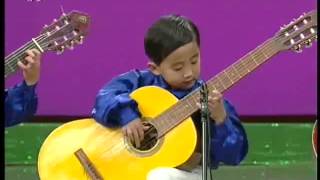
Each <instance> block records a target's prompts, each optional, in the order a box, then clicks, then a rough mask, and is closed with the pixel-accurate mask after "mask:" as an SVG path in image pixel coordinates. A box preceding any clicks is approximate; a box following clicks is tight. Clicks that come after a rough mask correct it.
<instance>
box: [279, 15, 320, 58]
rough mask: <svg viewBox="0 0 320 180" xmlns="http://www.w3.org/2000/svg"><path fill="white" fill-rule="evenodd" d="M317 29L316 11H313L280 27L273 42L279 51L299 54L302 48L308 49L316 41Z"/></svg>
mask: <svg viewBox="0 0 320 180" xmlns="http://www.w3.org/2000/svg"><path fill="white" fill-rule="evenodd" d="M317 28H318V25H317V11H316V10H313V11H310V12H308V13H304V14H303V15H301V16H300V17H299V18H298V19H293V21H291V22H290V23H289V24H288V25H284V26H282V27H281V29H280V31H279V32H277V33H276V35H275V41H276V42H278V45H279V49H280V50H288V49H291V50H294V51H296V52H301V51H302V49H303V48H304V47H310V46H311V45H312V42H313V41H314V40H317V38H318V36H317Z"/></svg>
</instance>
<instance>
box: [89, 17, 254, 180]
mask: <svg viewBox="0 0 320 180" xmlns="http://www.w3.org/2000/svg"><path fill="white" fill-rule="evenodd" d="M144 45H145V53H146V54H147V56H148V57H149V59H150V61H149V62H148V68H149V69H147V70H142V71H140V70H132V71H130V72H127V73H125V74H122V75H120V76H119V77H116V78H114V79H113V80H112V81H111V82H109V83H108V84H107V85H105V86H104V87H103V88H102V89H101V90H100V91H99V93H98V95H97V97H96V103H95V106H94V109H93V111H92V116H93V118H94V119H95V120H96V121H97V122H99V123H101V124H103V125H105V126H107V127H116V126H118V127H119V126H121V127H122V130H123V133H124V135H125V136H127V137H128V138H129V139H130V140H131V141H132V142H133V143H134V144H135V145H136V146H137V147H139V146H140V142H141V141H142V140H143V138H144V133H145V132H144V126H143V124H142V121H141V119H140V118H141V114H140V113H139V111H138V107H137V103H136V102H135V101H134V100H133V99H131V98H130V96H129V95H130V93H132V92H133V91H134V90H136V89H138V88H140V87H143V86H149V85H154V86H159V87H161V88H164V89H166V90H168V91H169V92H171V93H172V94H174V95H175V96H176V97H177V98H178V99H181V98H183V97H184V96H186V95H187V94H189V93H190V92H192V91H193V90H195V89H196V88H198V87H200V86H201V84H202V82H203V81H201V80H200V79H199V78H200V35H199V31H198V29H197V27H196V26H195V24H193V23H192V22H191V21H190V20H188V19H186V18H185V17H182V16H176V15H169V16H164V17H161V18H160V19H159V20H158V21H157V22H155V23H154V24H153V25H152V26H151V27H150V28H149V30H148V32H147V34H146V36H145V40H144ZM208 104H209V110H210V114H211V115H210V118H211V121H210V123H211V129H210V131H211V132H213V133H212V134H211V135H212V137H210V141H211V145H212V148H210V150H211V151H210V162H211V164H210V166H211V167H212V168H217V167H218V165H219V163H220V162H222V163H224V164H228V165H237V164H239V163H240V162H241V161H242V160H243V159H244V157H245V155H246V154H247V151H248V142H247V137H246V133H245V131H244V128H243V127H242V125H241V123H240V120H239V118H238V115H237V113H236V111H235V109H234V107H233V106H232V105H231V104H230V103H229V102H228V101H227V100H225V99H223V97H222V95H221V94H220V93H219V92H217V91H212V92H210V94H209V103H208ZM192 117H194V116H192ZM193 121H194V123H195V126H196V127H197V131H198V133H200V134H201V120H200V118H199V113H198V115H196V113H195V117H194V118H193ZM199 164H200V162H199V163H198V166H197V167H196V168H193V169H192V170H191V172H190V171H189V172H187V171H185V170H182V169H183V168H179V169H176V168H158V169H155V170H152V171H151V172H150V173H149V175H148V179H150V180H155V179H161V180H166V179H174V180H177V179H183V180H186V179H199V180H200V179H201V166H200V165H199Z"/></svg>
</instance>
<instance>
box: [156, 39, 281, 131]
mask: <svg viewBox="0 0 320 180" xmlns="http://www.w3.org/2000/svg"><path fill="white" fill-rule="evenodd" d="M278 52H279V50H278V48H277V45H276V43H275V42H274V40H273V39H270V40H267V41H265V42H264V43H263V44H261V45H260V46H258V47H257V48H255V49H254V50H253V51H251V52H250V53H248V54H246V55H245V56H243V57H242V58H240V59H239V60H238V61H236V62H235V63H233V64H232V65H230V66H229V67H227V68H226V69H225V70H223V71H222V72H220V73H219V74H217V75H216V76H214V77H213V78H211V79H210V80H208V81H207V82H206V83H207V87H208V90H209V91H212V90H214V89H216V90H218V91H219V92H220V93H223V92H225V91H226V90H227V89H229V88H230V87H231V86H233V85H234V84H236V83H237V82H238V81H239V80H240V79H242V78H244V77H245V76H247V75H248V74H249V73H251V72H253V71H254V70H255V69H256V68H257V67H259V66H260V65H262V64H263V63H264V62H266V61H267V60H268V59H270V58H271V57H272V56H274V55H275V54H277V53H278ZM199 98H200V88H198V89H196V90H194V91H193V92H192V93H190V94H189V95H187V96H186V97H184V98H183V99H181V100H180V101H179V102H178V103H176V104H174V105H173V106H172V107H170V108H168V109H167V110H166V111H165V112H163V113H162V114H161V115H159V116H158V117H156V118H155V119H154V121H153V124H154V126H156V128H157V129H158V131H159V132H158V137H161V136H163V135H165V134H166V133H167V132H169V131H170V130H171V129H172V128H174V127H175V126H177V125H178V124H180V123H181V122H182V121H184V120H185V119H186V118H188V117H190V116H191V115H192V114H193V113H194V112H196V111H197V110H198V107H197V106H196V103H197V102H199Z"/></svg>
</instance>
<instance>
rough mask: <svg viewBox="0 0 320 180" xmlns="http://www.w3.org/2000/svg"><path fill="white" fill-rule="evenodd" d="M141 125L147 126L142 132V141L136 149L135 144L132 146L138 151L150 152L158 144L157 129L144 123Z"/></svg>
mask: <svg viewBox="0 0 320 180" xmlns="http://www.w3.org/2000/svg"><path fill="white" fill-rule="evenodd" d="M143 124H144V125H145V126H147V127H148V129H147V130H145V131H144V139H143V140H142V141H141V142H140V147H137V146H136V145H135V143H132V146H133V147H134V148H135V149H137V150H139V151H147V150H150V149H152V148H153V147H154V146H155V145H156V144H157V142H158V132H157V129H156V128H154V126H153V125H152V124H150V123H147V122H144V123H143Z"/></svg>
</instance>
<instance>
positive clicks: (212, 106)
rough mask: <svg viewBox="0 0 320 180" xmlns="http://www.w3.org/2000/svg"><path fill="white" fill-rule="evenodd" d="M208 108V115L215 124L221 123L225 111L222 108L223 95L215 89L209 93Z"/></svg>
mask: <svg viewBox="0 0 320 180" xmlns="http://www.w3.org/2000/svg"><path fill="white" fill-rule="evenodd" d="M208 108H209V111H210V117H211V118H212V119H213V120H214V121H215V122H216V124H221V123H223V122H224V121H225V118H226V116H227V113H226V110H225V108H224V104H223V97H222V94H221V93H220V92H218V91H217V90H213V91H212V92H211V93H209V97H208Z"/></svg>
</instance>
